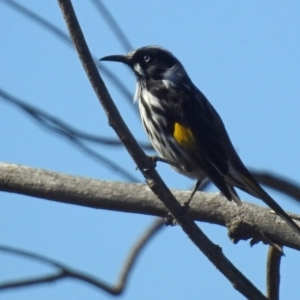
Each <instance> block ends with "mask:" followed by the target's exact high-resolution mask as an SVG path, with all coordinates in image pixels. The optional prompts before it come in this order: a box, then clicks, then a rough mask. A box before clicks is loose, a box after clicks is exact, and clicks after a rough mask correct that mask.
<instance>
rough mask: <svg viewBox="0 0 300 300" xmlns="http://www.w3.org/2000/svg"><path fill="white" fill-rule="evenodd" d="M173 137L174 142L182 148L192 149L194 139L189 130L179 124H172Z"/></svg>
mask: <svg viewBox="0 0 300 300" xmlns="http://www.w3.org/2000/svg"><path fill="white" fill-rule="evenodd" d="M173 136H174V138H175V140H176V142H177V143H178V144H179V145H180V146H182V147H183V148H186V147H191V146H192V147H193V146H194V145H195V139H194V136H193V134H192V132H191V130H190V129H188V128H186V127H184V126H183V125H181V124H179V123H175V124H174V132H173Z"/></svg>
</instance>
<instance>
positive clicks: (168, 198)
mask: <svg viewBox="0 0 300 300" xmlns="http://www.w3.org/2000/svg"><path fill="white" fill-rule="evenodd" d="M58 3H59V6H60V8H61V11H62V14H63V16H64V19H65V21H66V24H67V27H68V30H69V33H70V36H71V38H72V40H73V43H74V45H75V48H76V50H77V52H78V55H79V58H80V60H81V63H82V65H83V67H84V69H85V71H86V73H87V75H88V78H89V80H90V82H91V84H92V87H93V88H94V90H95V93H96V95H97V96H98V98H99V100H100V102H101V104H102V106H103V108H104V110H105V112H106V114H107V117H108V121H109V124H110V125H111V126H112V127H113V129H114V130H115V131H116V133H117V134H118V136H119V138H120V139H121V141H122V142H123V143H124V146H125V147H126V149H127V151H128V152H129V154H130V155H131V156H132V158H133V159H134V161H135V162H136V164H137V166H138V167H139V169H140V170H141V172H142V173H143V175H144V177H145V178H146V180H147V183H148V186H149V187H150V188H151V190H152V191H153V192H154V193H155V194H156V196H157V197H158V198H159V199H160V200H161V201H162V202H163V203H164V205H165V206H166V207H167V209H168V210H169V211H170V212H171V214H172V215H173V217H174V218H175V220H176V221H177V223H178V224H179V225H180V226H181V227H182V229H183V230H184V231H185V233H186V234H187V235H188V236H189V238H190V239H191V240H192V241H193V242H194V244H195V245H196V246H197V247H198V248H199V249H200V250H201V251H202V252H203V253H204V254H205V255H206V256H207V258H208V259H209V260H210V261H211V262H212V263H213V264H214V265H215V266H216V267H217V268H218V270H219V271H220V272H222V274H224V275H225V276H226V278H227V279H228V280H229V281H231V282H232V284H233V285H234V287H235V288H236V289H237V290H238V291H240V292H241V293H242V294H243V295H244V296H246V297H248V298H251V299H266V298H265V297H264V295H263V294H262V293H261V292H260V291H259V290H258V289H257V288H256V287H255V286H254V285H253V284H252V283H251V282H250V281H249V280H248V279H247V278H246V277H245V276H244V275H243V274H242V273H241V272H240V271H239V270H238V269H237V268H235V266H234V265H233V264H232V263H231V262H230V261H229V260H228V259H227V258H226V257H225V255H224V254H223V253H222V250H221V248H220V247H219V246H217V245H215V244H213V243H212V242H211V241H210V240H209V239H208V238H207V237H206V235H205V234H204V233H203V232H202V231H201V230H200V229H199V227H197V225H196V224H195V223H194V222H193V221H192V220H191V219H190V218H189V217H188V216H187V215H186V214H183V213H182V207H181V205H180V204H179V203H178V202H177V200H176V199H175V197H174V196H173V194H172V193H171V192H170V190H169V189H168V188H167V186H166V185H165V183H164V182H163V181H162V179H161V178H160V176H159V175H158V173H157V172H156V170H154V169H152V168H151V162H150V161H149V159H148V157H147V156H146V155H145V154H144V152H143V151H142V149H141V148H140V147H139V146H138V144H137V142H136V141H135V139H134V138H133V136H132V134H131V133H130V131H129V130H128V128H127V126H126V125H125V123H124V121H123V120H122V118H121V116H120V114H119V112H118V110H117V108H116V107H115V105H114V103H113V101H112V99H111V97H110V95H109V93H108V91H107V89H106V88H105V85H104V83H103V81H102V79H101V78H100V75H99V73H98V72H97V69H96V66H95V65H94V63H93V59H92V56H91V54H90V52H89V49H88V47H87V44H86V42H85V40H84V37H83V34H82V31H81V28H80V25H79V23H78V21H77V18H76V15H75V12H74V10H73V7H72V4H71V2H70V1H67V0H58Z"/></svg>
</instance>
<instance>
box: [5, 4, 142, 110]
mask: <svg viewBox="0 0 300 300" xmlns="http://www.w3.org/2000/svg"><path fill="white" fill-rule="evenodd" d="M3 3H4V4H6V5H8V6H9V7H11V8H13V9H14V10H15V11H16V12H19V13H21V14H22V15H24V16H26V17H27V18H29V19H31V20H33V21H34V22H35V23H37V24H39V25H41V26H42V27H43V28H45V29H46V30H48V31H49V32H50V33H52V34H53V35H54V36H55V37H57V38H59V39H60V40H61V41H63V42H64V43H65V44H66V45H68V46H71V47H72V48H73V44H72V41H71V39H70V37H69V36H68V35H67V34H66V33H64V32H63V31H62V30H61V29H60V28H58V27H56V26H55V25H54V24H52V23H51V22H49V21H47V20H46V19H45V18H43V17H41V16H39V15H38V14H36V13H34V12H33V11H31V10H30V9H28V8H27V7H25V6H23V5H21V4H19V3H18V2H16V1H13V0H6V1H3ZM94 61H95V62H96V64H97V67H98V68H99V69H100V70H101V72H103V73H104V74H105V75H106V76H107V77H108V78H109V79H110V80H111V82H112V83H113V84H114V85H115V86H116V88H117V89H118V90H119V91H120V92H121V93H122V94H123V95H124V97H125V99H126V100H127V102H128V104H129V106H130V108H131V109H132V110H133V111H134V112H135V113H136V115H137V106H135V105H132V99H133V95H132V93H131V92H130V91H129V90H128V88H127V87H126V86H125V85H124V84H123V83H122V81H121V80H120V79H119V78H118V77H117V76H116V75H115V74H114V73H112V72H111V71H110V70H109V69H108V68H107V67H105V66H104V65H103V64H101V63H100V62H99V60H98V58H97V57H95V56H94Z"/></svg>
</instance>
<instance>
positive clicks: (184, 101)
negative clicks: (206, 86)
mask: <svg viewBox="0 0 300 300" xmlns="http://www.w3.org/2000/svg"><path fill="white" fill-rule="evenodd" d="M100 60H101V61H114V62H122V63H124V64H126V65H127V66H129V67H130V69H131V70H132V71H133V73H134V75H135V77H136V80H137V88H136V94H135V100H137V101H138V104H139V110H140V114H141V119H142V122H143V126H144V128H145V130H146V132H147V134H148V136H149V139H150V141H151V143H152V145H153V147H154V148H155V150H156V151H157V152H158V153H159V155H160V157H161V158H162V161H167V162H169V163H170V164H171V165H172V166H173V167H174V168H175V169H176V170H177V171H178V172H179V173H182V174H184V175H186V176H188V177H190V178H195V179H197V184H196V186H195V188H194V190H193V192H192V194H191V196H190V198H189V199H188V202H189V201H190V200H191V198H192V197H193V195H194V193H195V192H196V191H197V189H198V187H199V185H200V183H201V181H202V180H203V179H204V178H206V177H207V178H209V179H210V180H211V181H212V182H213V183H214V184H215V185H216V186H217V187H218V188H219V189H220V191H221V192H222V193H223V195H224V196H225V197H226V198H227V199H228V200H234V201H235V202H236V203H237V204H240V203H241V201H240V198H239V196H238V194H237V192H236V191H235V188H234V187H237V188H239V189H241V190H243V191H245V192H247V193H249V194H250V195H252V196H254V197H256V198H259V199H261V200H262V201H264V202H265V203H266V204H267V205H268V206H269V207H270V208H271V209H272V210H274V211H275V212H276V213H277V215H279V216H280V217H281V218H282V219H283V220H285V222H286V223H287V224H288V225H289V226H290V227H291V228H292V229H293V230H294V231H295V232H296V233H298V234H299V235H300V228H299V227H298V226H297V224H296V223H295V222H294V221H293V220H292V219H291V218H290V217H289V216H288V215H287V213H286V212H285V211H284V210H283V209H282V208H281V207H280V206H279V205H278V204H277V203H276V202H275V201H274V200H273V199H272V198H271V197H270V196H269V195H268V194H267V193H266V192H265V191H264V190H263V189H262V187H261V186H260V185H259V184H258V183H257V181H256V180H255V179H254V178H253V176H252V175H251V173H250V172H249V171H248V170H247V168H246V167H245V166H244V164H243V162H242V161H241V159H240V158H239V156H238V154H237V153H236V151H235V149H234V147H233V145H232V143H231V141H230V139H229V136H228V134H227V131H226V129H225V126H224V124H223V122H222V120H221V118H220V116H219V115H218V113H217V112H216V110H215V109H214V108H213V106H212V105H211V104H210V103H209V101H208V100H207V99H206V97H205V96H204V95H203V94H202V92H201V91H200V90H199V89H198V88H197V87H196V86H195V85H194V84H193V82H192V80H191V79H190V78H189V76H188V74H187V73H186V71H185V69H184V67H183V66H182V64H181V63H180V61H179V60H178V59H177V58H176V57H175V56H174V55H173V54H172V53H171V52H169V51H167V50H165V49H162V48H160V47H157V46H147V47H143V48H139V49H137V50H134V51H132V52H129V53H128V54H126V55H111V56H105V57H103V58H101V59H100Z"/></svg>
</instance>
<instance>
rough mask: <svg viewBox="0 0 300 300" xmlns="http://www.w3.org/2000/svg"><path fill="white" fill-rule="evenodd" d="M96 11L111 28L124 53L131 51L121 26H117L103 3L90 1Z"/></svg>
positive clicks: (96, 0)
mask: <svg viewBox="0 0 300 300" xmlns="http://www.w3.org/2000/svg"><path fill="white" fill-rule="evenodd" d="M92 2H93V3H94V5H95V6H96V8H97V9H98V11H99V12H100V14H101V16H102V18H103V19H104V20H106V23H107V24H108V26H109V27H110V28H111V30H112V32H113V33H114V34H115V36H116V38H117V39H118V41H119V42H120V43H121V45H122V46H123V48H124V50H125V51H126V52H129V51H130V50H132V49H133V46H132V45H131V43H130V42H129V39H128V38H127V36H126V34H125V33H124V32H123V30H122V28H121V26H119V24H118V22H117V21H116V20H115V18H114V17H113V15H112V14H111V13H110V11H109V10H108V9H107V8H106V6H105V5H104V3H103V2H102V1H100V0H92Z"/></svg>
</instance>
